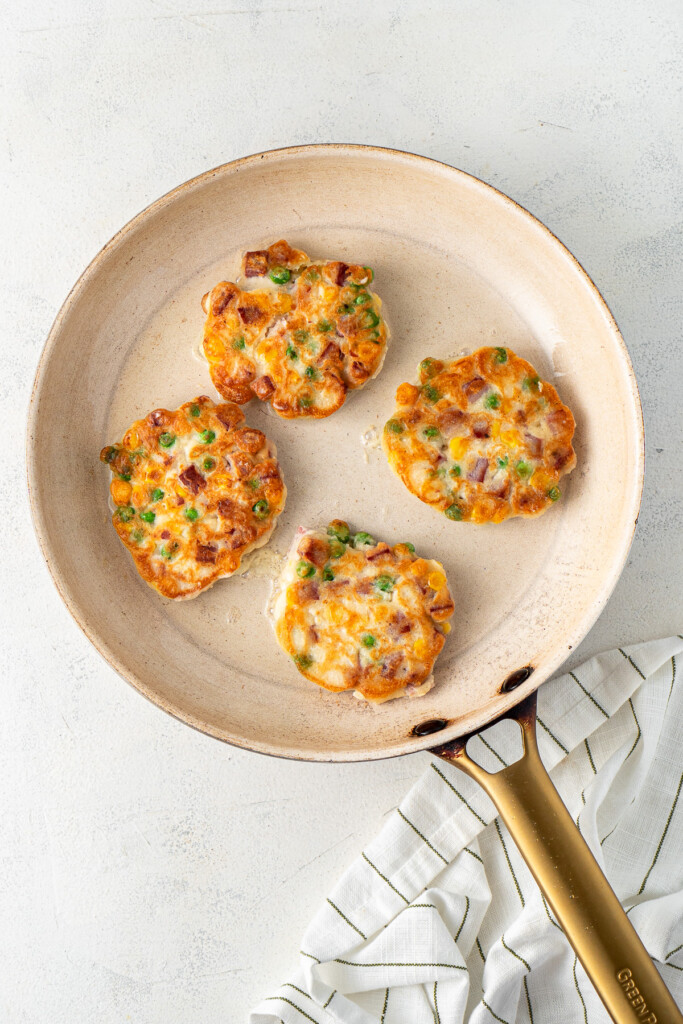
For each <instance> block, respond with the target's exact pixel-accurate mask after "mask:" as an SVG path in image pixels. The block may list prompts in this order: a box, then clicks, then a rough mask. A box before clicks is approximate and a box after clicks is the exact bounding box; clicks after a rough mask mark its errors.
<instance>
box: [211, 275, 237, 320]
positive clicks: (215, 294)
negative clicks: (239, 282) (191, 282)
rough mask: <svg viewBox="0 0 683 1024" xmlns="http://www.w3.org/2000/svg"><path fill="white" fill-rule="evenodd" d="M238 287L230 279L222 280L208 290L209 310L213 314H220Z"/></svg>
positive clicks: (235, 293)
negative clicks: (210, 290) (211, 289)
mask: <svg viewBox="0 0 683 1024" xmlns="http://www.w3.org/2000/svg"><path fill="white" fill-rule="evenodd" d="M238 292H239V289H238V288H236V287H235V285H234V284H231V283H230V281H222V282H221V284H217V285H216V287H215V288H214V289H213V291H212V292H210V299H211V312H212V313H213V315H214V316H220V315H221V313H223V312H224V311H225V309H226V307H227V306H228V305H229V304H230V300H231V299H232V298H233V297H234V296H235V295H237V294H238Z"/></svg>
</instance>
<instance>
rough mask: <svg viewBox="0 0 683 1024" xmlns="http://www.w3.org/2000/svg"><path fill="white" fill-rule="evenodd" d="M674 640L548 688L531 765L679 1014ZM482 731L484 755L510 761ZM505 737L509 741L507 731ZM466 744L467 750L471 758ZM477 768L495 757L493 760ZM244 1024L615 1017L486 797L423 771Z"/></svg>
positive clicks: (476, 1023)
mask: <svg viewBox="0 0 683 1024" xmlns="http://www.w3.org/2000/svg"><path fill="white" fill-rule="evenodd" d="M682 654H683V639H682V638H680V637H674V638H670V639H665V640H657V641H654V642H650V643H644V644H638V645H636V646H633V647H626V648H623V649H620V650H616V651H610V652H609V653H607V654H602V655H599V656H598V657H596V658H592V659H591V660H590V661H588V662H586V663H585V664H584V665H583V666H581V667H580V668H578V669H576V671H574V672H569V673H567V674H566V675H563V676H560V677H559V678H557V679H554V680H552V681H551V682H549V683H547V684H546V685H545V686H543V687H542V688H541V689H540V691H539V697H538V714H539V719H538V739H539V747H540V751H541V756H542V758H543V761H544V763H545V765H546V766H547V768H548V769H549V770H550V773H551V775H552V778H553V781H554V783H555V785H556V786H557V788H558V790H559V792H560V794H561V796H562V798H563V800H564V802H565V804H566V805H567V807H568V808H569V811H570V813H571V815H572V817H573V818H575V820H576V821H577V824H578V826H579V828H580V829H581V832H582V834H583V836H584V838H585V839H586V841H587V843H588V845H589V846H590V847H591V849H592V851H593V853H594V854H595V856H596V857H597V859H598V861H599V863H600V865H601V867H602V868H603V870H604V871H605V873H606V875H607V877H608V878H609V880H610V882H611V883H612V886H613V888H614V890H615V891H616V893H617V895H618V896H619V899H620V900H621V901H622V903H623V905H624V907H625V908H626V910H627V913H628V914H629V916H630V919H631V921H632V922H633V924H634V925H635V927H636V929H637V930H638V932H639V934H640V936H641V938H642V939H643V942H644V943H645V945H646V947H647V949H648V951H649V953H650V955H651V956H652V957H653V958H654V959H655V961H656V963H657V966H658V968H659V970H660V971H661V973H662V975H663V977H664V980H665V981H666V983H667V985H668V986H669V988H670V989H671V991H672V992H673V994H674V997H675V998H676V999H677V1001H678V1003H679V1004H683V798H682V797H681V784H682V783H683V682H682V681H681V680H680V679H679V680H677V671H676V663H677V661H679V662H680V661H681V655H682ZM499 731H500V730H499V728H496V729H493V730H491V733H490V734H489V736H487V740H488V742H489V744H490V746H489V747H488V748H487V747H486V745H485V744H484V743H482V741H481V740H474V741H473V743H476V744H478V745H479V746H480V748H481V750H480V752H479V753H477V754H476V757H477V760H479V761H480V763H482V764H483V765H484V767H489V766H490V767H494V766H495V763H496V760H497V761H498V762H500V761H507V760H509V759H510V754H511V751H512V758H511V759H512V760H514V757H515V755H514V747H511V746H510V745H509V744H508V743H507V738H508V737H507V736H499V735H498V733H499ZM513 731H514V730H513ZM470 749H472V748H470ZM485 758H490V759H492V760H491V761H490V762H489V763H488V764H487V763H486V760H485ZM250 1020H251V1024H276V1022H280V1021H282V1022H284V1024H310V1022H314V1024H336V1022H339V1024H378V1022H381V1024H461V1022H467V1024H492V1022H494V1021H502V1022H504V1024H513V1022H515V1024H528V1022H531V1024H581V1022H585V1024H599V1022H600V1024H601V1022H608V1020H609V1018H608V1016H607V1014H606V1012H605V1010H604V1009H603V1007H602V1003H601V1002H600V1000H599V999H598V997H597V996H596V995H595V993H594V991H593V988H592V986H591V984H590V982H589V981H588V978H587V977H586V975H585V973H584V971H583V969H582V967H581V964H580V963H578V962H577V960H576V957H575V956H574V953H573V951H572V949H571V947H570V945H569V943H568V942H567V940H566V939H565V937H564V935H563V933H562V931H561V930H560V929H559V927H558V925H557V923H556V922H555V921H554V919H553V916H552V914H551V913H550V911H549V909H548V906H547V904H546V903H545V901H544V899H543V897H542V896H541V893H540V891H539V889H538V886H537V885H536V883H535V881H534V880H533V878H532V876H531V874H530V873H529V870H528V868H527V867H526V865H525V863H524V861H523V860H522V858H521V856H520V855H519V853H518V852H517V849H516V847H515V844H514V843H513V841H512V839H511V838H510V836H509V834H508V832H507V830H506V828H505V826H504V825H503V824H502V823H501V822H500V821H499V820H498V819H497V818H496V817H495V810H494V808H493V805H492V804H491V802H490V801H489V799H488V797H487V796H486V795H485V794H484V792H483V791H482V790H481V789H480V788H479V787H478V786H477V785H476V784H475V783H474V782H472V781H471V780H470V779H468V778H467V777H466V776H464V775H463V774H462V773H461V772H459V771H458V770H457V769H456V768H453V767H452V766H450V765H448V764H446V763H445V762H442V761H437V760H436V759H433V758H432V759H431V763H430V764H429V767H428V768H427V770H426V771H425V773H424V775H423V776H422V777H421V778H420V779H419V781H418V782H417V783H416V784H415V786H413V788H412V789H411V791H410V792H409V793H408V795H407V796H406V798H405V800H404V801H403V803H402V804H401V806H400V807H399V808H398V809H397V810H396V811H395V812H394V813H393V814H392V815H391V817H390V818H389V819H388V820H387V823H386V825H385V826H384V828H383V829H382V831H381V832H380V833H379V835H378V836H377V837H376V839H374V840H373V841H372V842H371V843H370V845H369V846H368V847H367V848H366V849H365V850H364V851H363V853H362V854H361V855H360V857H359V858H358V859H357V860H356V861H355V863H354V864H352V865H351V867H350V868H349V869H348V871H347V872H346V873H345V874H344V875H343V877H342V878H341V879H340V881H339V882H338V883H337V885H336V886H335V888H334V889H333V890H332V892H331V893H330V896H329V898H328V899H327V901H326V902H325V904H324V905H323V906H322V908H321V909H320V911H319V912H318V914H317V915H316V917H315V918H314V919H313V921H312V922H311V924H310V926H309V928H308V930H307V932H306V934H305V936H304V938H303V942H302V947H301V953H300V960H299V966H298V969H297V971H296V973H295V974H294V975H293V977H292V978H291V980H290V981H288V982H286V983H285V984H284V985H282V986H281V987H280V989H279V990H278V991H277V992H276V993H275V994H273V995H272V996H270V997H269V998H267V999H264V1000H263V1001H262V1002H261V1003H260V1005H259V1006H258V1007H257V1008H256V1009H255V1010H254V1011H253V1012H252V1014H251V1017H250Z"/></svg>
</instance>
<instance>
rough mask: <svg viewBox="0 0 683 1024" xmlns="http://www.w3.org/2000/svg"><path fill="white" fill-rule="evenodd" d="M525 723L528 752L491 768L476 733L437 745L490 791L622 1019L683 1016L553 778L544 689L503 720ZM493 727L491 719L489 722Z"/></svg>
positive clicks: (676, 1019) (670, 1021) (615, 1016)
mask: <svg viewBox="0 0 683 1024" xmlns="http://www.w3.org/2000/svg"><path fill="white" fill-rule="evenodd" d="M505 718H509V719H511V720H512V721H514V722H517V724H518V725H519V726H520V728H521V730H522V738H523V744H524V753H523V755H522V757H521V758H520V759H519V760H518V761H515V762H514V764H511V765H509V766H508V767H506V768H503V769H501V771H499V772H496V773H495V774H491V773H490V772H487V771H485V770H484V769H483V768H481V767H480V766H479V765H478V764H476V763H475V762H474V761H473V760H472V759H471V758H470V757H468V755H467V752H466V749H465V748H466V746H467V741H468V740H469V739H470V738H471V736H474V735H476V733H470V734H469V735H468V736H463V737H461V738H460V739H457V740H453V742H451V743H446V744H444V745H443V746H440V747H435V748H434V750H433V751H432V753H433V754H436V755H437V756H438V757H440V758H443V760H445V761H448V762H449V763H450V764H453V765H455V766H456V767H457V768H460V769H461V770H462V771H463V772H465V774H466V775H469V776H470V778H472V779H475V781H476V782H478V783H479V785H480V786H482V788H483V789H484V790H485V791H486V793H487V794H488V795H489V797H490V798H491V800H492V801H493V803H494V804H495V805H496V808H497V809H498V813H499V814H500V817H501V818H502V819H503V821H504V822H505V824H506V825H507V827H508V830H509V832H510V835H511V836H512V838H513V839H514V841H515V843H516V844H517V846H518V848H519V851H520V853H521V854H522V856H523V857H524V860H525V861H526V862H527V864H528V866H529V869H530V871H531V873H532V874H533V876H534V878H535V879H536V881H537V882H538V885H539V887H540V889H541V892H542V893H543V894H544V896H545V897H546V899H547V901H548V903H549V904H550V907H551V908H552V910H553V912H554V914H555V916H556V918H557V920H558V921H559V923H560V924H561V926H562V928H563V930H564V932H565V934H566V936H567V938H568V939H569V942H570V943H571V945H572V946H573V948H574V952H575V953H576V955H577V957H578V958H579V960H580V961H581V963H582V964H583V967H584V969H585V971H586V974H587V975H588V977H589V978H590V980H591V981H592V983H593V985H594V986H595V990H596V991H597V993H598V995H599V996H600V998H601V999H602V1001H603V1003H604V1004H605V1008H606V1009H607V1012H608V1013H609V1014H610V1016H611V1017H612V1020H613V1021H614V1022H615V1024H635V1022H636V1021H638V1022H640V1024H683V1015H682V1014H681V1012H680V1011H679V1009H678V1008H677V1006H676V1003H675V1002H674V1000H673V997H672V996H671V993H670V992H669V990H668V989H667V987H666V986H665V984H664V982H663V981H662V979H661V978H660V976H659V973H658V971H657V968H656V967H655V965H654V964H653V962H652V960H651V959H650V956H649V954H648V952H647V950H646V949H645V947H644V946H643V944H642V942H641V941H640V939H639V938H638V935H637V934H636V931H635V929H634V928H633V925H632V924H631V922H630V921H629V919H628V917H627V916H626V914H625V913H624V910H623V909H622V907H621V904H620V903H619V900H618V899H617V897H616V896H615V894H614V892H613V890H612V888H611V886H610V884H609V882H608V881H607V879H606V878H605V876H604V875H603V873H602V871H601V870H600V868H599V867H598V864H597V861H596V860H595V858H594V857H593V854H592V853H591V852H590V850H589V849H588V846H587V845H586V843H585V842H584V840H583V837H582V836H581V834H580V832H579V830H578V829H577V827H576V826H575V824H574V822H573V821H572V819H571V817H570V815H569V812H568V811H567V809H566V807H565V806H564V804H563V803H562V800H561V799H560V796H559V794H558V792H557V790H556V789H555V787H554V786H553V784H552V782H551V781H550V776H549V775H548V773H547V772H546V770H545V768H544V766H543V762H542V761H541V758H540V755H539V752H538V745H537V743H536V694H535V693H533V694H532V695H531V696H530V697H527V698H526V700H524V701H522V703H521V704H518V705H517V707H515V708H513V709H512V710H511V711H509V712H507V713H506V714H504V715H501V717H500V718H499V719H497V721H502V720H503V719H505ZM487 728H488V727H487Z"/></svg>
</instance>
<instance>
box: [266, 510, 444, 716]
mask: <svg viewBox="0 0 683 1024" xmlns="http://www.w3.org/2000/svg"><path fill="white" fill-rule="evenodd" d="M453 611H454V607H453V600H452V598H451V595H450V591H449V589H448V583H447V581H446V574H445V573H444V571H443V566H442V565H441V563H440V562H437V561H434V560H433V559H424V558H419V557H418V556H417V555H416V554H415V549H414V548H413V546H412V544H396V545H395V546H394V547H393V548H391V547H389V545H388V544H385V543H383V542H380V543H377V542H376V541H375V540H374V539H373V538H372V537H370V536H369V535H368V534H367V533H357V534H355V536H353V537H352V536H351V535H350V533H349V528H348V526H347V524H346V523H344V522H342V521H341V520H334V521H333V522H332V523H330V525H329V527H328V529H327V532H326V533H323V532H316V531H314V530H303V529H300V530H299V532H298V534H297V536H296V538H295V541H294V545H293V547H292V550H291V552H290V556H289V559H288V561H287V564H286V566H285V568H284V570H283V573H282V576H281V578H280V580H279V583H278V584H277V585H276V588H275V594H274V601H273V617H274V620H275V633H276V636H277V639H278V642H279V643H280V646H281V647H282V648H283V649H284V650H285V651H286V652H287V653H288V654H289V655H291V657H292V658H293V659H294V662H295V664H296V666H297V668H298V669H299V671H300V672H301V673H302V674H303V675H305V676H306V678H307V679H310V680H311V681H312V682H314V683H317V684H318V685H319V686H323V687H325V688H326V689H328V690H355V691H356V694H357V695H359V696H362V697H364V698H365V699H366V700H369V701H374V702H381V701H384V700H389V699H391V698H392V697H400V696H402V695H403V694H408V695H412V696H419V695H420V694H422V693H426V692H427V690H428V689H430V688H431V685H432V683H433V680H432V670H433V668H434V662H435V661H436V659H437V657H438V655H439V652H440V651H441V648H442V647H443V645H444V635H445V634H446V633H448V632H450V625H449V623H448V621H447V620H448V619H449V618H450V617H451V615H452V614H453Z"/></svg>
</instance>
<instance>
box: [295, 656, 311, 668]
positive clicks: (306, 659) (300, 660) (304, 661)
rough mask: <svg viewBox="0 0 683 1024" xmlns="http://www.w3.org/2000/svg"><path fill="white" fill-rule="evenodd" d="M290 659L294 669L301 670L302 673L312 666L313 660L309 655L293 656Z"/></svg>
mask: <svg viewBox="0 0 683 1024" xmlns="http://www.w3.org/2000/svg"><path fill="white" fill-rule="evenodd" d="M292 658H293V661H294V664H295V665H296V667H297V668H299V669H301V671H302V672H304V671H305V670H306V669H307V668H310V667H311V665H312V664H313V658H312V657H311V656H310V654H294V655H293V656H292Z"/></svg>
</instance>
